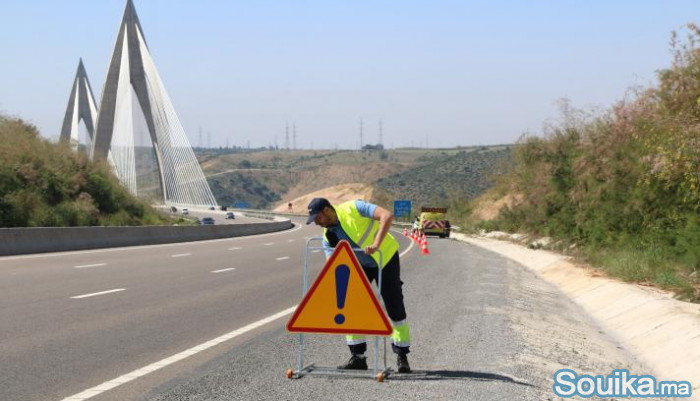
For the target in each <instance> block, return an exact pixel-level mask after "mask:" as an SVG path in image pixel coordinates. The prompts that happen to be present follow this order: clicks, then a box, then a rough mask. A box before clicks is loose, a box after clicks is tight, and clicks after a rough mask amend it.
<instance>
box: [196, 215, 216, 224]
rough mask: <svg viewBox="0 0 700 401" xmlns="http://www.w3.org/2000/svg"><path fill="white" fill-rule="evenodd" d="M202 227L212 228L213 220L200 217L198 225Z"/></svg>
mask: <svg viewBox="0 0 700 401" xmlns="http://www.w3.org/2000/svg"><path fill="white" fill-rule="evenodd" d="M199 224H201V225H203V226H212V225H214V224H215V223H214V219H213V218H211V217H202V221H201V222H200V223H199Z"/></svg>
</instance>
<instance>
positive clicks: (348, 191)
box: [274, 183, 374, 213]
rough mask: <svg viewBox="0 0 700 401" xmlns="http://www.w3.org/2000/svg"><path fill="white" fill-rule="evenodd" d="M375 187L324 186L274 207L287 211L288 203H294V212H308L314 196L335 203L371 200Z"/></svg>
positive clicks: (361, 185)
mask: <svg viewBox="0 0 700 401" xmlns="http://www.w3.org/2000/svg"><path fill="white" fill-rule="evenodd" d="M373 192H374V188H373V187H372V186H371V185H367V184H361V183H352V184H340V185H335V186H332V187H328V188H324V189H321V190H318V191H315V192H311V193H308V194H306V195H303V196H300V197H297V198H294V199H285V200H284V201H283V202H281V203H280V204H279V205H277V206H276V207H275V208H274V211H276V212H287V211H289V210H288V203H289V202H291V203H292V212H294V213H304V212H306V206H307V205H308V204H309V202H311V199H313V198H326V199H328V201H329V202H331V204H333V205H337V204H339V203H343V202H346V201H349V200H354V199H362V200H367V201H368V200H370V199H371V198H372V193H373Z"/></svg>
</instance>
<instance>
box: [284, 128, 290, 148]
mask: <svg viewBox="0 0 700 401" xmlns="http://www.w3.org/2000/svg"><path fill="white" fill-rule="evenodd" d="M284 148H285V149H286V150H289V123H287V126H286V127H285V128H284Z"/></svg>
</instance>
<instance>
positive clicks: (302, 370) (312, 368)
mask: <svg viewBox="0 0 700 401" xmlns="http://www.w3.org/2000/svg"><path fill="white" fill-rule="evenodd" d="M313 240H321V237H313V238H309V239H308V240H307V241H306V249H305V252H304V274H303V283H302V297H303V296H304V295H306V292H307V289H308V288H307V287H308V266H309V262H308V261H309V249H310V248H309V243H310V242H311V241H313ZM320 249H323V248H320ZM353 250H354V251H355V250H359V251H362V249H353ZM379 252H380V254H379V265H380V266H381V264H382V257H383V255H382V254H381V251H379ZM378 269H379V272H378V280H377V284H378V285H377V289H376V295H377V299H378V300H379V302H381V301H382V295H381V290H380V289H381V285H382V269H381V267H378ZM382 341H383V346H384V358H383V359H384V366H383V367H382V370H381V371H380V370H379V337H378V336H374V367H373V370H372V374H371V375H368V374H367V373H363V372H361V371H352V370H342V369H337V368H335V367H323V366H316V364H313V363H312V364H310V365H308V366H306V367H304V334H303V333H300V334H299V360H298V363H297V371H296V372H295V371H293V370H292V369H287V372H286V373H287V378H290V379H293V378H294V379H300V378H302V377H304V376H306V375H325V376H344V377H372V378H375V379H376V380H377V381H378V382H383V381H384V379H385V378H387V377H388V376H389V374H390V373H391V372H392V369H391V368H388V367H387V365H386V337H384V338H383V339H382Z"/></svg>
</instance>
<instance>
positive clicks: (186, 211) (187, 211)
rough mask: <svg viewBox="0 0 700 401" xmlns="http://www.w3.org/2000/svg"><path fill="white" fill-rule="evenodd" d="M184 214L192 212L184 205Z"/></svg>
mask: <svg viewBox="0 0 700 401" xmlns="http://www.w3.org/2000/svg"><path fill="white" fill-rule="evenodd" d="M182 214H190V211H189V210H188V209H187V208H186V207H183V208H182Z"/></svg>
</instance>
